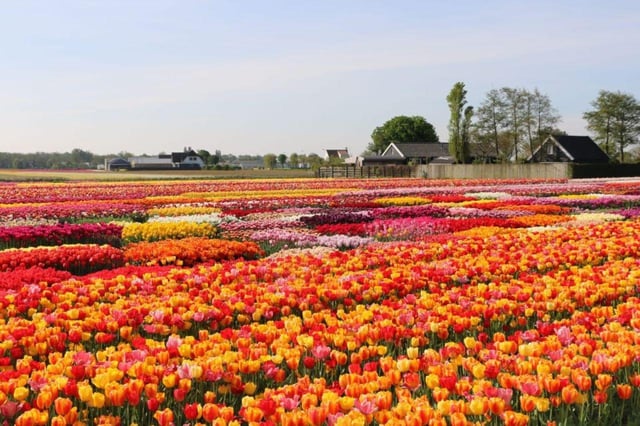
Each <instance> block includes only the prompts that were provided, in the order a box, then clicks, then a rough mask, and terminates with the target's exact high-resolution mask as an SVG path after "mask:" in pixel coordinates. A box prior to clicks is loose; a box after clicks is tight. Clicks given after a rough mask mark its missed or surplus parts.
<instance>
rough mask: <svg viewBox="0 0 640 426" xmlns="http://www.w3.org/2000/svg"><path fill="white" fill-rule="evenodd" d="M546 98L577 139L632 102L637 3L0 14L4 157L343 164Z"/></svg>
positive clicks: (171, 5) (414, 3)
mask: <svg viewBox="0 0 640 426" xmlns="http://www.w3.org/2000/svg"><path fill="white" fill-rule="evenodd" d="M458 81H461V82H463V83H464V84H465V87H466V89H467V91H468V93H467V100H468V103H469V104H470V105H473V106H476V107H477V106H479V105H480V104H481V103H482V101H483V100H484V99H485V96H486V94H487V92H488V91H489V90H491V89H499V88H501V87H513V88H523V89H527V90H531V91H533V90H534V89H536V88H537V89H538V90H539V91H540V92H542V93H543V94H546V95H547V96H549V98H550V99H551V102H552V105H553V106H554V107H555V108H556V109H557V110H558V112H559V114H560V116H561V118H562V121H561V123H560V124H559V127H560V128H561V129H563V130H565V131H566V132H568V133H569V134H576V135H585V134H588V131H587V130H586V128H585V126H586V123H585V122H584V120H583V119H582V114H583V113H584V112H585V111H588V110H590V109H591V108H592V107H591V105H590V104H591V102H592V101H593V100H595V99H596V97H597V96H598V92H599V91H600V90H610V91H621V92H625V93H629V94H631V95H633V96H635V97H636V99H639V100H640V2H638V1H636V0H629V1H620V0H610V1H607V2H605V1H602V0H599V1H591V0H580V1H578V0H576V1H564V0H538V1H525V0H521V1H517V0H508V1H507V0H505V1H494V0H483V1H476V0H457V1H441V0H437V1H436V0H433V1H432V0H422V1H420V0H393V1H391V0H388V1H383V0H315V1H308V0H268V1H267V0H260V1H259V0H229V1H222V0H220V1H218V0H210V1H206V0H176V1H172V0H122V1H121V0H73V1H72V0H56V1H48V0H20V1H11V0H0V152H23V153H32V152H70V151H71V150H73V149H75V148H79V149H82V150H86V151H90V152H92V153H94V154H100V155H106V154H115V153H119V152H130V153H133V154H150V155H153V154H158V153H160V152H172V151H182V150H183V149H184V148H185V147H192V148H193V149H196V150H197V149H206V150H208V151H210V152H212V153H213V152H214V151H216V150H220V151H221V152H222V153H223V154H235V155H241V154H244V155H264V154H266V153H274V154H276V155H278V154H281V153H284V154H287V155H290V154H291V153H294V152H295V153H297V154H311V153H316V154H320V155H322V154H323V153H324V150H325V149H337V148H340V149H342V148H348V149H349V152H350V153H351V154H354V155H357V154H360V153H362V152H363V151H364V150H365V149H366V147H367V145H368V144H369V143H370V142H371V133H372V132H373V130H374V129H375V128H376V127H378V126H381V125H382V124H384V122H386V121H387V120H389V119H391V118H393V117H395V116H398V115H408V116H414V115H419V116H423V117H424V118H425V119H426V120H427V121H428V122H429V123H431V124H433V126H434V127H435V129H436V132H437V134H438V136H439V138H440V140H441V141H446V140H448V130H447V124H448V120H449V109H448V106H447V103H446V96H447V94H448V93H449V91H450V90H451V88H452V87H453V85H454V83H456V82H458Z"/></svg>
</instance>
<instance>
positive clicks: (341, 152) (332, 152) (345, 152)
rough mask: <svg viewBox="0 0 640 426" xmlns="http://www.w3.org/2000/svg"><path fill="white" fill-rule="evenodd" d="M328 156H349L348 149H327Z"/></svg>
mask: <svg viewBox="0 0 640 426" xmlns="http://www.w3.org/2000/svg"><path fill="white" fill-rule="evenodd" d="M326 152H327V157H329V158H343V159H344V158H349V150H348V149H346V148H345V149H327V150H326Z"/></svg>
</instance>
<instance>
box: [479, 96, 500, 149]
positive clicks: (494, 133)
mask: <svg viewBox="0 0 640 426" xmlns="http://www.w3.org/2000/svg"><path fill="white" fill-rule="evenodd" d="M505 105H506V102H505V100H504V97H503V95H502V92H501V91H499V90H498V89H491V90H489V92H487V95H486V97H485V99H484V101H482V103H481V104H480V108H478V113H477V117H478V120H477V124H476V126H477V133H478V137H479V139H480V140H481V141H484V142H486V143H487V144H489V145H491V146H492V147H493V149H494V150H495V155H496V158H504V151H503V148H502V146H501V145H502V144H501V140H500V139H501V138H500V133H501V132H502V129H503V127H504V125H505V122H506V115H505Z"/></svg>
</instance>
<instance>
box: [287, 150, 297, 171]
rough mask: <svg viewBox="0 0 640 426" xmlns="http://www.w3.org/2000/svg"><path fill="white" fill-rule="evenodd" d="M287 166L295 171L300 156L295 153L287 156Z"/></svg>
mask: <svg viewBox="0 0 640 426" xmlns="http://www.w3.org/2000/svg"><path fill="white" fill-rule="evenodd" d="M289 165H290V166H291V168H292V169H297V168H298V166H299V165H300V156H299V155H298V154H296V153H295V152H293V153H292V154H291V155H290V156H289Z"/></svg>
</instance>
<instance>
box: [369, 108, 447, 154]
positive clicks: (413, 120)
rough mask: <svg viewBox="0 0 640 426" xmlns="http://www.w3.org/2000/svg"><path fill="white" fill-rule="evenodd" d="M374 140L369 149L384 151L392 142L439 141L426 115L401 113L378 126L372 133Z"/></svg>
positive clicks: (378, 151)
mask: <svg viewBox="0 0 640 426" xmlns="http://www.w3.org/2000/svg"><path fill="white" fill-rule="evenodd" d="M371 139H372V142H371V143H370V144H369V146H368V147H367V149H368V150H369V151H371V152H374V153H378V154H380V153H382V152H383V151H384V150H385V149H387V147H388V146H389V144H391V142H395V143H430V142H438V135H437V134H436V130H435V128H434V127H433V125H432V124H431V123H429V122H428V121H427V120H426V119H425V118H424V117H420V116H413V117H407V116H405V115H399V116H397V117H394V118H392V119H391V120H388V121H387V122H385V123H384V124H383V125H382V126H379V127H376V128H375V129H374V130H373V133H372V134H371Z"/></svg>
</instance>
